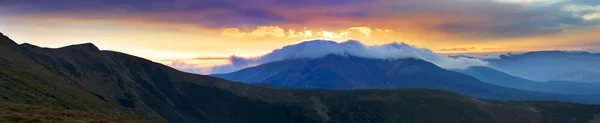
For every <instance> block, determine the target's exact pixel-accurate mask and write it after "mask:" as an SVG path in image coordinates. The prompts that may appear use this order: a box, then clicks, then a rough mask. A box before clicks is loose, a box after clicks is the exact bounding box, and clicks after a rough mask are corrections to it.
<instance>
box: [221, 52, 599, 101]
mask: <svg viewBox="0 0 600 123" xmlns="http://www.w3.org/2000/svg"><path fill="white" fill-rule="evenodd" d="M212 76H215V77H221V78H224V79H228V80H232V81H241V82H246V83H252V84H258V85H265V86H271V87H283V88H319V89H374V88H429V89H441V90H447V91H453V92H457V93H460V94H465V95H468V96H474V97H479V98H487V99H510V100H555V101H571V102H588V103H591V102H597V101H598V100H596V99H592V98H591V97H596V95H593V96H590V97H587V96H584V95H562V94H552V93H541V92H534V91H525V90H519V89H512V88H506V87H501V86H497V85H493V84H489V83H484V82H480V81H479V80H477V79H475V78H473V77H471V76H468V75H465V74H462V73H458V72H453V71H449V70H446V69H443V68H440V67H438V66H436V65H434V64H432V63H429V62H426V61H423V60H419V59H413V58H408V59H398V60H382V59H369V58H360V57H354V56H339V55H329V56H326V57H324V58H317V59H292V60H284V61H279V62H271V63H266V64H262V65H258V66H255V67H251V68H247V69H243V70H240V71H237V72H233V73H228V74H216V75H212Z"/></svg>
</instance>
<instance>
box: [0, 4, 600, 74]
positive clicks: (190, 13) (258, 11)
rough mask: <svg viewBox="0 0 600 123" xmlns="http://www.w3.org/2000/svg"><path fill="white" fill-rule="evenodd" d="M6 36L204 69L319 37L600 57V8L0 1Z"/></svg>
mask: <svg viewBox="0 0 600 123" xmlns="http://www.w3.org/2000/svg"><path fill="white" fill-rule="evenodd" d="M0 32H3V33H4V34H5V35H8V36H10V37H11V38H12V39H14V40H16V41H17V42H18V43H32V44H35V45H39V46H43V47H61V46H66V45H71V44H77V43H87V42H91V43H94V44H96V45H97V46H98V47H99V48H100V49H103V50H115V51H120V52H125V53H129V54H132V55H136V56H141V57H144V58H148V59H150V60H154V61H156V62H160V63H164V64H172V63H174V61H186V63H191V64H195V65H198V66H211V65H216V64H222V63H223V62H226V61H227V60H226V59H227V57H229V56H232V55H236V56H245V57H251V56H259V55H262V54H265V53H268V52H270V51H272V50H274V49H277V48H280V47H282V46H285V45H289V44H294V43H298V42H301V41H304V40H310V39H318V38H320V39H330V40H335V41H345V40H348V39H355V40H359V41H360V42H362V43H364V44H366V45H381V44H386V43H390V42H405V43H407V44H410V45H414V46H417V47H421V48H428V49H431V50H433V51H435V52H438V53H478V54H481V53H496V52H519V51H535V50H598V49H600V1H598V0H304V1H302V0H176V1H172V0H0Z"/></svg>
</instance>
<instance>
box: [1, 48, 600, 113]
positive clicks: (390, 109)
mask: <svg viewBox="0 0 600 123" xmlns="http://www.w3.org/2000/svg"><path fill="white" fill-rule="evenodd" d="M3 46H4V45H3ZM22 47H23V48H18V47H14V46H13V47H10V48H4V47H0V50H2V51H13V50H15V49H21V50H20V51H23V53H22V54H24V55H25V56H28V57H29V58H32V59H35V60H34V61H35V62H31V63H30V64H27V65H24V66H23V65H19V64H17V63H19V62H14V61H13V60H6V59H2V60H4V61H3V62H0V63H2V64H0V66H1V67H2V68H3V69H1V70H10V71H15V70H19V71H25V72H26V73H31V74H33V75H35V76H39V75H38V74H42V73H37V72H35V71H47V72H45V73H49V74H52V76H55V77H56V76H58V77H57V78H61V79H59V80H60V81H57V82H56V83H55V84H48V85H46V84H43V83H32V84H35V85H40V86H42V85H43V86H47V87H55V86H56V87H61V86H63V85H64V86H73V85H76V86H77V87H79V89H80V90H81V88H85V89H87V90H89V91H90V92H91V93H96V94H97V95H96V96H94V97H95V99H96V100H98V101H93V100H92V102H88V103H89V104H95V103H107V102H109V103H113V104H117V105H119V106H121V107H123V108H126V109H127V110H131V111H133V112H135V113H136V115H138V116H140V117H144V118H150V119H155V120H156V119H163V118H164V119H167V120H169V122H261V123H263V122H460V123H463V122H489V123H494V122H511V123H520V122H524V123H529V122H561V123H562V122H588V121H592V120H597V119H598V118H596V117H595V115H597V114H600V106H596V105H584V104H572V103H559V102H513V101H489V100H480V99H474V98H470V97H466V96H462V95H459V94H455V93H451V92H447V91H440V90H429V89H390V90H354V91H334V90H331V91H327V90H310V89H275V88H268V87H260V86H254V85H247V84H243V83H236V82H229V81H226V80H223V79H219V78H214V77H210V76H203V75H195V74H189V73H184V72H181V71H177V70H175V69H172V68H169V67H167V66H164V65H161V64H158V63H154V62H151V61H149V60H145V59H142V58H138V57H135V56H130V55H127V54H122V53H118V52H111V51H99V50H97V48H95V46H93V45H91V44H83V45H75V46H69V47H64V48H59V49H46V48H39V47H35V46H32V45H27V44H24V45H22ZM11 55H15V54H12V53H8V54H1V56H2V57H0V58H7V56H11ZM27 66H40V67H39V68H36V69H19V68H18V67H27ZM4 68H9V69H4ZM6 74H11V75H9V76H19V75H16V74H17V73H6ZM13 74H15V75H13ZM29 78H34V77H15V78H14V79H10V80H5V81H6V82H21V81H24V80H28V79H29ZM38 79H40V81H45V80H46V79H51V78H38ZM3 82H4V81H3ZM71 83H72V84H71ZM0 85H2V86H6V85H7V84H6V83H0ZM23 89H25V90H27V89H35V88H34V87H23ZM9 92H10V91H9ZM63 92H64V93H63ZM90 92H79V90H73V89H61V90H52V91H45V92H43V93H57V94H61V95H59V96H70V95H73V96H77V94H81V93H83V94H86V93H87V94H90V95H93V94H91V93H90ZM2 94H5V93H2ZM11 96H12V97H14V98H24V97H28V95H27V94H21V93H14V94H11ZM59 96H57V97H55V98H57V99H61V98H62V97H59ZM32 98H34V99H38V98H41V99H43V98H44V97H32ZM52 99H54V98H52ZM82 100H85V98H82V99H81V100H71V103H73V104H71V103H68V104H65V105H67V106H71V105H73V106H76V105H78V104H77V103H75V102H79V101H82ZM105 100H106V101H105ZM12 102H17V103H23V102H19V101H12Z"/></svg>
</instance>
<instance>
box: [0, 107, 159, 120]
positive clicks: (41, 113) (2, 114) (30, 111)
mask: <svg viewBox="0 0 600 123" xmlns="http://www.w3.org/2000/svg"><path fill="white" fill-rule="evenodd" d="M0 122H1V123H152V122H155V121H147V120H139V119H135V118H128V117H119V116H111V115H104V114H99V113H94V112H84V111H76V110H66V109H62V108H54V107H41V106H33V105H25V104H15V103H0Z"/></svg>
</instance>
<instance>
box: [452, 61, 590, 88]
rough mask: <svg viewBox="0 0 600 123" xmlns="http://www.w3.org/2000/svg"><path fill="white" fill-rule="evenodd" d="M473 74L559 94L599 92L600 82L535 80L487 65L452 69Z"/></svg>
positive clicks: (484, 80)
mask: <svg viewBox="0 0 600 123" xmlns="http://www.w3.org/2000/svg"><path fill="white" fill-rule="evenodd" d="M454 71H457V72H461V73H464V74H467V75H470V76H473V77H475V78H477V79H479V80H481V81H482V82H487V83H491V84H495V85H499V86H503V87H509V88H516V89H522V90H531V91H539V92H550V93H561V94H600V89H599V88H600V84H597V83H578V82H562V81H551V82H536V81H532V80H528V79H523V78H520V77H516V76H512V75H509V74H506V73H504V72H502V71H498V70H495V69H493V68H489V67H482V66H477V67H470V68H468V69H464V70H454Z"/></svg>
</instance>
